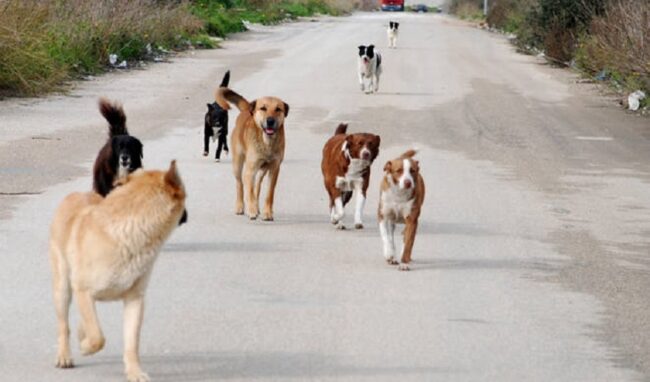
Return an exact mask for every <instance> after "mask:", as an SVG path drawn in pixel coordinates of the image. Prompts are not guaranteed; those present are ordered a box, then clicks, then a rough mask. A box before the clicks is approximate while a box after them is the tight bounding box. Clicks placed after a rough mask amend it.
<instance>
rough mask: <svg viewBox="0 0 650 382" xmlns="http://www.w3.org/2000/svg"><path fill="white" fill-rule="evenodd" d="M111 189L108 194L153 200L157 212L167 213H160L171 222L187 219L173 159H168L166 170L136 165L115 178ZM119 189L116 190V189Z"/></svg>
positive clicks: (181, 188)
mask: <svg viewBox="0 0 650 382" xmlns="http://www.w3.org/2000/svg"><path fill="white" fill-rule="evenodd" d="M113 185H114V186H115V190H116V191H114V192H112V193H110V194H109V196H111V197H116V198H117V197H120V196H119V195H123V194H125V193H126V194H130V196H129V198H130V199H139V198H142V199H141V200H139V202H140V204H142V203H148V202H151V201H155V203H157V204H158V206H157V207H156V208H155V210H156V211H157V212H156V213H160V214H165V215H166V214H169V216H161V220H167V219H170V221H171V222H173V223H174V224H177V225H181V224H183V223H186V222H187V210H186V209H185V198H186V193H185V186H184V185H183V181H182V180H181V177H180V174H179V173H178V169H177V168H176V161H175V160H173V161H171V163H170V165H169V169H168V170H167V171H151V170H150V171H145V170H143V169H141V168H140V169H136V170H135V171H133V172H132V173H129V174H128V175H126V176H125V177H123V178H120V179H117V180H115V182H114V183H113ZM117 190H119V191H117Z"/></svg>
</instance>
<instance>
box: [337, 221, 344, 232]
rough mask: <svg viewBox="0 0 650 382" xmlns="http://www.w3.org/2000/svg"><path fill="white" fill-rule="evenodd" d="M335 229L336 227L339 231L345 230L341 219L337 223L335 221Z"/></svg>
mask: <svg viewBox="0 0 650 382" xmlns="http://www.w3.org/2000/svg"><path fill="white" fill-rule="evenodd" d="M336 229H338V230H340V231H343V230H345V224H343V222H342V221H339V222H338V223H336Z"/></svg>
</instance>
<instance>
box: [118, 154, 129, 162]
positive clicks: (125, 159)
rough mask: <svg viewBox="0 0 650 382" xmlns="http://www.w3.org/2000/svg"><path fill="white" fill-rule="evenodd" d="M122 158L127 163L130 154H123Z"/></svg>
mask: <svg viewBox="0 0 650 382" xmlns="http://www.w3.org/2000/svg"><path fill="white" fill-rule="evenodd" d="M120 160H121V161H122V162H124V163H126V162H128V161H129V156H128V155H126V154H122V155H120Z"/></svg>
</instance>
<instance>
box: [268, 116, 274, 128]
mask: <svg viewBox="0 0 650 382" xmlns="http://www.w3.org/2000/svg"><path fill="white" fill-rule="evenodd" d="M275 123H276V121H275V118H273V117H269V118H267V119H266V126H268V127H275Z"/></svg>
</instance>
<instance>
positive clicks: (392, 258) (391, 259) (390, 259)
mask: <svg viewBox="0 0 650 382" xmlns="http://www.w3.org/2000/svg"><path fill="white" fill-rule="evenodd" d="M386 262H387V263H388V265H397V264H398V262H397V260H395V256H386Z"/></svg>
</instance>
